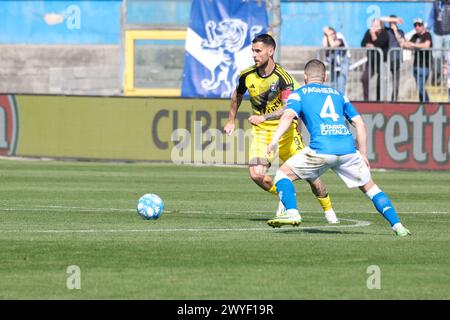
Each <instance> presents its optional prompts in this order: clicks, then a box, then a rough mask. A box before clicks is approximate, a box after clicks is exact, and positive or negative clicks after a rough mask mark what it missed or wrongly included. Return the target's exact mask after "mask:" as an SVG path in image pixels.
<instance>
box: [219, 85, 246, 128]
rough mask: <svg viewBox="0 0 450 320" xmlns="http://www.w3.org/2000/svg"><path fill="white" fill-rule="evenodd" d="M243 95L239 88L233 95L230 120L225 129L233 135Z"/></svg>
mask: <svg viewBox="0 0 450 320" xmlns="http://www.w3.org/2000/svg"><path fill="white" fill-rule="evenodd" d="M242 98H243V95H242V94H240V93H238V92H237V90H234V92H233V95H232V96H231V105H230V112H229V114H228V121H227V123H226V124H225V127H224V128H223V130H224V131H225V133H226V134H228V135H231V134H232V133H233V131H234V129H235V123H234V121H235V120H236V114H237V112H238V110H239V106H240V105H241V102H242Z"/></svg>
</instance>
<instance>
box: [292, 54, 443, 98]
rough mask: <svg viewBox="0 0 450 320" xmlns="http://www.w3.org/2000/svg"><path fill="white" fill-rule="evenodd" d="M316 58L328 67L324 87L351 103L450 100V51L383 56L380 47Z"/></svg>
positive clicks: (299, 72) (319, 55)
mask: <svg viewBox="0 0 450 320" xmlns="http://www.w3.org/2000/svg"><path fill="white" fill-rule="evenodd" d="M308 50H309V52H310V50H311V49H308ZM309 52H308V53H309ZM305 53H306V51H305ZM298 56H302V55H298ZM304 56H308V54H305V55H304ZM309 56H310V55H309ZM310 57H311V56H310ZM315 57H316V58H318V59H320V60H322V61H324V62H325V64H326V66H327V75H328V81H327V84H328V85H330V86H332V87H334V88H336V89H338V90H340V91H342V92H344V93H345V94H346V95H347V97H348V98H349V99H351V100H361V101H387V102H396V101H399V102H449V101H450V100H449V98H450V92H449V87H448V85H447V84H448V83H450V76H449V75H450V68H447V64H449V66H450V62H449V61H448V60H449V59H447V58H450V49H437V48H430V49H420V50H410V49H402V48H391V49H390V50H388V51H387V53H386V54H384V53H383V51H382V50H381V49H380V48H337V49H336V48H318V49H317V50H316V51H315ZM446 57H447V58H446ZM304 62H306V61H304ZM288 71H293V73H294V74H295V75H301V74H302V73H303V72H302V71H303V70H292V69H290V70H288ZM296 78H297V79H298V80H301V76H297V77H296Z"/></svg>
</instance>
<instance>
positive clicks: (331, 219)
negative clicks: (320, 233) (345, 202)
mask: <svg viewBox="0 0 450 320" xmlns="http://www.w3.org/2000/svg"><path fill="white" fill-rule="evenodd" d="M325 220H327V223H329V224H338V223H339V222H340V221H339V219H338V218H337V217H336V213H335V212H334V210H333V209H330V210H328V211H325Z"/></svg>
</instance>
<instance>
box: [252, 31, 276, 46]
mask: <svg viewBox="0 0 450 320" xmlns="http://www.w3.org/2000/svg"><path fill="white" fill-rule="evenodd" d="M256 42H262V43H264V44H265V45H268V46H271V47H273V48H274V49H275V48H276V47H277V43H276V42H275V39H274V38H272V36H271V35H270V34H267V33H263V34H260V35H257V36H256V37H255V39H253V41H252V43H256Z"/></svg>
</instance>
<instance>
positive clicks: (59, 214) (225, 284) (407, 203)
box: [0, 159, 450, 300]
mask: <svg viewBox="0 0 450 320" xmlns="http://www.w3.org/2000/svg"><path fill="white" fill-rule="evenodd" d="M373 177H374V180H375V181H376V182H377V184H378V185H379V186H380V187H381V188H382V190H383V191H385V192H386V193H387V194H388V195H389V196H390V198H391V200H392V202H393V203H394V205H395V206H396V208H397V210H398V212H399V216H400V218H401V219H402V222H403V223H404V225H405V226H406V227H407V228H409V229H410V230H411V231H412V233H413V236H411V237H405V238H397V237H395V236H394V235H393V232H392V231H391V229H390V227H389V225H388V223H387V222H386V221H385V220H384V219H383V218H382V217H381V216H380V215H379V214H378V213H376V211H375V209H374V208H373V206H372V204H371V202H369V201H368V199H367V198H366V197H365V196H364V195H363V194H362V193H361V192H360V191H359V190H355V189H352V190H349V189H347V188H346V187H345V185H344V184H343V183H342V182H341V181H340V180H338V178H337V177H336V176H335V175H334V174H333V173H327V174H325V175H324V177H323V180H324V182H325V183H326V185H327V187H328V189H329V192H330V195H331V197H332V201H333V205H334V208H335V210H336V212H337V214H338V216H339V217H340V218H341V219H342V223H341V225H339V226H329V225H327V224H326V223H325V220H324V218H323V214H322V211H321V208H320V206H319V204H318V203H317V201H316V200H315V198H314V197H313V195H312V194H311V191H310V189H309V186H308V185H307V184H306V183H304V182H301V183H296V187H297V199H298V201H299V207H300V210H301V213H302V215H303V218H304V219H303V220H304V222H303V224H302V225H301V226H300V227H299V228H294V227H283V228H280V229H272V228H270V227H268V226H267V225H266V220H267V219H269V218H271V217H272V216H273V213H274V212H275V209H276V206H277V201H276V198H275V197H274V196H273V195H270V194H268V193H265V192H263V191H262V190H261V189H259V188H258V187H257V186H256V185H255V184H254V183H253V182H252V181H251V180H250V179H249V178H248V173H247V169H246V168H236V167H206V166H187V165H186V166H175V165H172V164H150V163H104V162H71V161H34V160H22V161H17V160H5V159H3V160H0V238H1V239H0V243H1V250H0V261H1V263H0V299H163V300H172V299H181V300H183V299H207V300H210V299H219V300H228V299H274V300H278V299H282V300H297V299H449V298H450V272H449V270H450V183H449V182H450V173H448V172H425V171H424V172H403V171H386V172H384V171H375V172H374V173H373ZM145 193H157V194H159V195H160V196H161V197H162V198H163V199H164V201H165V205H166V212H164V214H163V215H162V216H161V218H160V219H159V220H156V221H146V220H143V219H142V218H140V217H139V216H138V215H137V214H136V211H135V205H136V201H137V199H138V198H139V197H140V196H141V195H143V194H145ZM72 265H75V266H78V267H79V268H80V271H81V274H80V278H79V279H80V282H79V283H80V285H81V288H80V289H69V288H68V286H67V283H68V279H69V278H70V277H71V276H72V274H70V273H67V269H68V267H69V266H72ZM371 266H376V267H378V268H379V271H380V272H379V274H378V276H379V277H378V279H379V289H377V288H375V289H369V287H370V286H369V287H368V283H369V284H370V283H373V282H371V281H372V280H373V276H374V274H373V273H372V272H371V271H370V270H372V269H371V268H372V267H371ZM371 277H372V278H371ZM371 279H372V280H371ZM69 287H70V286H69Z"/></svg>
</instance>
